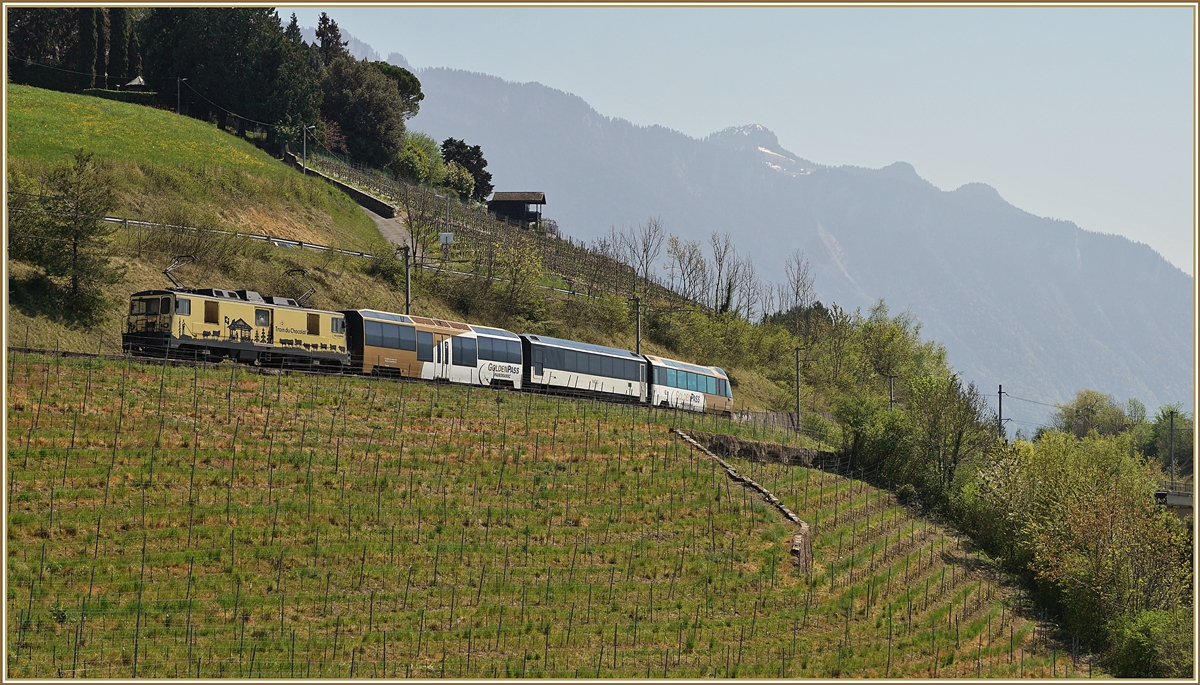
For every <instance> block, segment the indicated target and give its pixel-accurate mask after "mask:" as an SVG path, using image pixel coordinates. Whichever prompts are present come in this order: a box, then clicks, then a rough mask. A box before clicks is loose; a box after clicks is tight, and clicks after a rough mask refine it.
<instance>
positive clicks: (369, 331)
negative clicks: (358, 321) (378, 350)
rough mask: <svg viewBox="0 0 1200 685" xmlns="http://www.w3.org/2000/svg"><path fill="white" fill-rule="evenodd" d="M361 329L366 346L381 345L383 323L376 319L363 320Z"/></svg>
mask: <svg viewBox="0 0 1200 685" xmlns="http://www.w3.org/2000/svg"><path fill="white" fill-rule="evenodd" d="M363 329H364V330H363V332H364V336H363V337H364V340H363V342H364V343H365V344H366V345H367V346H368V347H382V346H383V324H381V323H379V322H378V321H364V322H363Z"/></svg>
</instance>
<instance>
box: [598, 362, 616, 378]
mask: <svg viewBox="0 0 1200 685" xmlns="http://www.w3.org/2000/svg"><path fill="white" fill-rule="evenodd" d="M600 375H601V376H608V377H609V378H612V377H613V358H612V357H600Z"/></svg>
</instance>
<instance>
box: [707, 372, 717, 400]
mask: <svg viewBox="0 0 1200 685" xmlns="http://www.w3.org/2000/svg"><path fill="white" fill-rule="evenodd" d="M708 394H710V395H715V394H717V379H715V378H713V377H712V376H709V377H708Z"/></svg>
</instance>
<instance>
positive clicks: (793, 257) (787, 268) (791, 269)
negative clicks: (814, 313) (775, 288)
mask: <svg viewBox="0 0 1200 685" xmlns="http://www.w3.org/2000/svg"><path fill="white" fill-rule="evenodd" d="M783 271H784V273H785V274H786V275H787V290H786V291H785V293H784V295H785V297H786V299H785V301H784V302H781V303H780V304H781V305H782V308H783V309H784V310H785V311H787V310H790V309H792V308H793V307H801V308H803V309H808V308H809V307H811V306H813V304H815V303H816V301H817V293H816V290H814V289H813V276H812V265H811V264H810V263H809V261H808V257H806V256H805V255H804V250H802V249H800V248H797V249H796V251H795V252H793V253H792V254H790V255H789V256H788V258H787V263H786V264H785V265H784V267H783Z"/></svg>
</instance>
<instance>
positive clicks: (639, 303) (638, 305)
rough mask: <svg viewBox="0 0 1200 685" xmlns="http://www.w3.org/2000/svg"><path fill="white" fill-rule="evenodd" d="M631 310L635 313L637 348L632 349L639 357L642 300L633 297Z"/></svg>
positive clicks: (640, 348)
mask: <svg viewBox="0 0 1200 685" xmlns="http://www.w3.org/2000/svg"><path fill="white" fill-rule="evenodd" d="M633 309H634V311H635V312H637V315H636V316H637V343H636V345H637V347H635V348H634V349H635V350H636V353H637V354H639V355H640V354H641V353H642V298H640V297H638V296H637V295H634V296H633Z"/></svg>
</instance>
